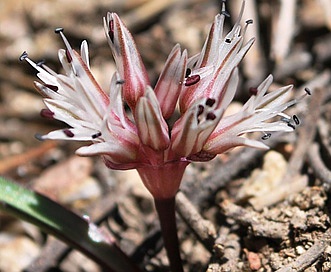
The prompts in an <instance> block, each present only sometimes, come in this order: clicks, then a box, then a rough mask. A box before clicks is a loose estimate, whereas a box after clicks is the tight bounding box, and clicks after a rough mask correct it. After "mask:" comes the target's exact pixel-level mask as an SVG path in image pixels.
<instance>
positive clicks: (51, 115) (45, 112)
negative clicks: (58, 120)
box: [40, 109, 54, 119]
mask: <svg viewBox="0 0 331 272" xmlns="http://www.w3.org/2000/svg"><path fill="white" fill-rule="evenodd" d="M40 116H41V117H44V118H47V119H54V112H52V111H50V110H49V109H42V110H41V111H40Z"/></svg>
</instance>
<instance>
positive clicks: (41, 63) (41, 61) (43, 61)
mask: <svg viewBox="0 0 331 272" xmlns="http://www.w3.org/2000/svg"><path fill="white" fill-rule="evenodd" d="M44 64H45V60H40V61H38V62H37V63H36V65H37V66H39V67H41V66H43V65H44Z"/></svg>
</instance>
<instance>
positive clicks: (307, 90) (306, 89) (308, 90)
mask: <svg viewBox="0 0 331 272" xmlns="http://www.w3.org/2000/svg"><path fill="white" fill-rule="evenodd" d="M305 92H306V93H307V94H308V95H311V90H310V89H309V88H308V87H306V88H305Z"/></svg>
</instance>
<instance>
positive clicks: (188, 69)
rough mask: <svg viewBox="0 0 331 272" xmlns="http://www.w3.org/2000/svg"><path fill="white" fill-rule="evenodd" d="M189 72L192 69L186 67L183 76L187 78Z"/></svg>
mask: <svg viewBox="0 0 331 272" xmlns="http://www.w3.org/2000/svg"><path fill="white" fill-rule="evenodd" d="M191 73H192V70H191V69H190V68H187V69H186V72H185V78H187V77H188V76H189V75H190V74H191Z"/></svg>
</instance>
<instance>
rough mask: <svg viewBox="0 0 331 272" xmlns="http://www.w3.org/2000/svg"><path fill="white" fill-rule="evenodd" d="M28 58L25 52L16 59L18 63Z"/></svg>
mask: <svg viewBox="0 0 331 272" xmlns="http://www.w3.org/2000/svg"><path fill="white" fill-rule="evenodd" d="M27 57H28V53H27V52H26V51H24V52H23V53H22V55H21V56H20V57H19V58H18V59H19V60H20V61H23V60H25V59H26V58H27Z"/></svg>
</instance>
